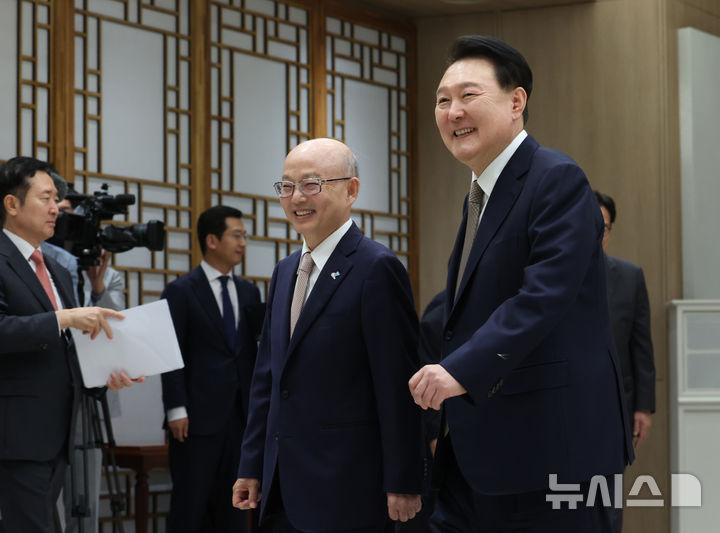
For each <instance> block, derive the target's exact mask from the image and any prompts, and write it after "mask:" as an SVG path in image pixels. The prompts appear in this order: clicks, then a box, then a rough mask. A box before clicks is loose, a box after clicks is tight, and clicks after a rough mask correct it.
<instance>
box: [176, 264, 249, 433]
mask: <svg viewBox="0 0 720 533" xmlns="http://www.w3.org/2000/svg"><path fill="white" fill-rule="evenodd" d="M233 279H234V281H235V287H236V289H237V295H238V308H239V310H240V312H239V313H238V315H239V316H238V332H237V339H238V342H237V350H236V351H235V352H233V351H232V350H231V348H230V345H229V344H228V342H227V339H226V336H225V333H224V329H223V320H222V315H221V314H220V309H219V308H218V304H217V301H216V299H215V296H214V294H213V292H212V289H211V287H210V282H209V281H208V279H207V276H206V275H205V272H203V270H202V268H201V267H199V266H198V267H197V268H195V269H194V270H192V271H190V272H189V273H187V274H185V275H184V276H181V277H179V278H178V279H176V280H175V281H173V282H172V283H170V284H169V285H168V286H167V287H165V290H164V291H163V294H162V297H163V298H166V299H167V301H168V305H169V307H170V314H171V316H172V319H173V325H174V326H175V333H176V335H177V338H178V344H179V345H180V351H181V353H182V356H183V362H184V363H185V368H182V369H179V370H175V371H173V372H168V373H166V374H163V375H162V389H163V403H164V406H165V411H166V412H167V410H169V409H172V408H174V407H180V406H185V407H186V409H187V412H188V418H189V419H190V425H189V429H188V433H189V436H192V435H211V434H213V433H218V432H220V431H222V430H224V429H225V428H226V427H227V424H228V419H229V417H231V416H234V413H237V412H238V409H237V407H238V406H237V405H235V402H236V399H237V398H238V395H237V393H238V390H239V391H240V393H241V394H240V396H239V397H240V398H241V399H242V402H243V404H242V406H240V407H241V412H242V414H243V420H242V421H240V422H244V420H245V419H246V417H247V398H248V395H249V392H250V380H251V378H252V372H253V366H254V365H255V355H256V353H257V340H256V339H257V335H256V331H255V330H256V329H259V328H258V327H257V324H256V322H257V319H256V318H255V316H254V315H256V314H257V309H258V308H259V307H260V306H261V304H260V292H259V290H258V288H257V287H256V286H254V285H253V284H252V283H250V282H249V281H246V280H243V279H241V278H239V277H237V276H234V277H233Z"/></svg>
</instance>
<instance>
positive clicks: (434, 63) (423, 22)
mask: <svg viewBox="0 0 720 533" xmlns="http://www.w3.org/2000/svg"><path fill="white" fill-rule="evenodd" d="M497 20H498V19H497V17H494V16H482V17H481V16H472V17H467V16H465V17H442V18H437V17H433V18H424V19H419V20H418V21H417V25H418V54H417V57H418V118H417V121H418V132H419V134H418V174H419V179H418V181H417V187H418V197H419V202H420V209H419V210H418V211H417V213H418V216H417V222H418V225H419V232H418V234H419V239H418V241H419V255H420V283H419V285H420V294H419V295H416V297H417V300H418V301H419V303H420V309H424V308H425V306H426V305H427V304H428V302H429V301H430V300H431V299H432V297H433V296H434V295H435V294H437V293H438V292H439V291H441V290H442V289H444V288H445V278H446V276H447V262H448V259H449V258H450V252H451V251H452V247H453V244H454V242H455V234H456V233H457V229H458V226H459V224H460V219H461V218H462V202H463V198H464V197H465V194H467V192H468V191H469V190H470V170H469V169H468V168H467V167H466V166H465V165H462V164H460V163H458V162H457V161H456V160H455V158H453V157H452V155H450V153H449V152H448V151H447V150H446V148H445V145H444V144H443V142H442V139H441V138H440V134H439V133H438V132H437V128H436V126H435V111H434V110H435V91H436V90H437V86H438V83H439V81H440V78H441V77H442V74H443V72H444V71H445V61H446V58H447V51H448V47H449V46H450V43H451V42H452V41H453V39H454V38H455V37H457V36H458V35H465V34H470V33H497V24H496V22H497Z"/></svg>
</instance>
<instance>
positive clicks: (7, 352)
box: [0, 230, 82, 461]
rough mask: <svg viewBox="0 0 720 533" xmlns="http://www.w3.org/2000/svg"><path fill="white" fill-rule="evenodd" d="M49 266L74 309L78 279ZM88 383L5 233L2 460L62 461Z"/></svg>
mask: <svg viewBox="0 0 720 533" xmlns="http://www.w3.org/2000/svg"><path fill="white" fill-rule="evenodd" d="M45 264H46V266H47V269H48V270H49V271H50V275H51V276H52V278H53V281H54V282H55V286H56V288H57V291H58V293H59V294H60V298H61V299H62V302H63V305H64V306H65V307H66V308H69V307H73V302H74V299H73V298H72V282H71V280H70V274H68V272H67V271H66V270H65V269H64V268H62V267H61V266H60V265H58V264H57V263H56V262H55V261H53V260H52V259H50V258H49V257H46V258H45ZM81 383H82V378H81V376H80V368H79V365H78V361H77V355H76V354H75V348H74V346H73V344H72V338H71V337H70V335H69V334H63V335H60V332H59V331H58V322H57V318H56V316H55V311H54V309H53V307H52V304H51V303H50V299H49V298H48V297H47V294H46V293H45V290H44V289H43V287H42V285H41V284H40V281H39V280H38V278H37V276H36V275H35V273H34V272H33V270H32V268H31V267H30V265H29V264H28V262H27V260H26V259H25V258H24V257H23V256H22V254H21V253H20V251H19V250H18V249H17V247H16V246H15V245H14V244H13V242H12V241H11V240H10V239H8V237H7V235H5V233H4V232H3V231H2V230H0V460H27V461H51V460H53V459H55V458H56V457H57V456H58V453H59V452H60V451H61V450H62V447H63V446H64V445H67V444H69V441H68V439H69V436H70V435H72V433H71V431H70V429H71V427H70V426H71V423H72V421H73V413H74V412H75V409H76V407H77V402H78V399H79V392H80V388H81ZM69 449H70V448H67V450H69Z"/></svg>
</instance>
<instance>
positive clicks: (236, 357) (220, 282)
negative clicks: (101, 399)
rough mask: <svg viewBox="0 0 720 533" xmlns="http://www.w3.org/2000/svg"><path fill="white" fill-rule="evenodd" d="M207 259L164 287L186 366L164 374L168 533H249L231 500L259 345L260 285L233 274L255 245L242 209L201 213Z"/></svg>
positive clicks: (202, 245)
mask: <svg viewBox="0 0 720 533" xmlns="http://www.w3.org/2000/svg"><path fill="white" fill-rule="evenodd" d="M197 233H198V239H199V240H200V248H201V250H202V252H203V261H202V262H201V263H200V266H198V267H197V268H195V269H194V270H192V271H190V272H189V273H188V274H185V275H184V276H181V277H180V278H178V279H177V280H175V281H173V282H172V283H170V284H169V285H168V286H167V287H166V288H165V291H164V292H163V298H166V299H167V301H168V305H169V306H170V314H171V315H172V319H173V324H174V326H175V333H176V334H177V338H178V344H179V345H180V351H181V353H182V356H183V361H184V362H185V368H182V369H180V370H175V371H173V372H168V373H166V374H163V376H162V389H163V403H164V405H165V410H166V412H167V425H168V428H169V430H170V432H171V433H172V438H171V439H170V445H169V450H168V453H169V460H170V474H171V476H172V481H173V489H172V496H171V503H170V518H169V522H168V530H169V531H172V532H174V533H175V532H177V533H182V532H187V533H199V532H200V531H202V532H208V531H212V532H218V533H220V532H223V533H224V532H226V531H233V532H239V531H245V527H246V523H247V517H246V516H245V513H244V512H241V511H238V510H236V509H234V508H233V507H232V505H231V494H232V492H231V491H232V485H233V482H234V481H235V476H234V473H235V471H236V470H237V465H238V460H239V456H240V444H241V442H242V434H243V431H244V429H245V420H246V418H247V408H248V394H249V391H250V379H251V377H252V371H253V366H254V364H255V355H256V352H257V341H256V338H257V335H256V330H259V327H258V326H256V324H257V322H258V321H257V319H256V318H255V316H254V315H255V314H257V309H258V307H259V306H260V292H259V291H258V288H257V287H255V286H254V285H253V284H252V283H250V282H249V281H246V280H243V279H240V278H239V277H237V276H235V275H234V274H233V273H232V269H233V267H234V266H235V265H237V264H238V263H240V262H241V261H242V259H243V256H244V255H245V247H246V245H247V241H246V237H247V234H246V232H245V225H244V224H243V220H242V213H241V212H240V211H239V210H237V209H235V208H233V207H228V206H215V207H211V208H210V209H208V210H206V211H205V212H203V213H202V214H201V215H200V217H199V218H198V224H197Z"/></svg>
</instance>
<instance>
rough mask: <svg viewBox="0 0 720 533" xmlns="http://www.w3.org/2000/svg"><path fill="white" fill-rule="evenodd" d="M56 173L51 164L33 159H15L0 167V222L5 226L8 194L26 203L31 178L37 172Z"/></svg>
mask: <svg viewBox="0 0 720 533" xmlns="http://www.w3.org/2000/svg"><path fill="white" fill-rule="evenodd" d="M39 171H42V172H47V173H48V174H50V173H51V172H55V169H54V168H53V166H52V165H51V164H50V163H46V162H45V161H40V160H39V159H34V158H32V157H23V156H18V157H13V158H12V159H8V160H7V161H5V163H3V164H2V165H0V222H1V223H2V224H3V225H4V224H5V217H6V216H7V213H6V212H5V202H4V200H5V197H6V196H7V195H8V194H12V195H13V196H17V197H18V198H19V199H20V203H21V204H23V203H25V196H27V192H28V191H29V190H30V178H32V177H34V176H35V173H36V172H39Z"/></svg>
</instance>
